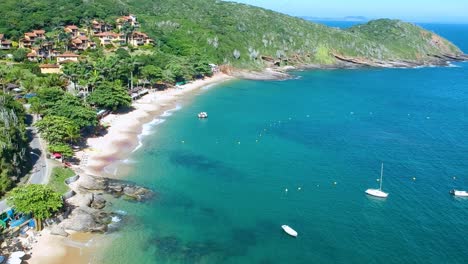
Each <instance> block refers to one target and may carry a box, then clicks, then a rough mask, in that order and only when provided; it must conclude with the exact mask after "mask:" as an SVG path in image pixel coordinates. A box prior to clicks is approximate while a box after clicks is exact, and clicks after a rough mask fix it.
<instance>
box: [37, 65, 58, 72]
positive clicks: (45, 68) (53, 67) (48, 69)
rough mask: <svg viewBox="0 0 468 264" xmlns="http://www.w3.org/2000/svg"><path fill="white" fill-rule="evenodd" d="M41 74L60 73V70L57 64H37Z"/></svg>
mask: <svg viewBox="0 0 468 264" xmlns="http://www.w3.org/2000/svg"><path fill="white" fill-rule="evenodd" d="M39 68H40V69H41V73H42V74H60V73H62V71H61V70H60V67H59V66H58V65H57V64H41V65H39Z"/></svg>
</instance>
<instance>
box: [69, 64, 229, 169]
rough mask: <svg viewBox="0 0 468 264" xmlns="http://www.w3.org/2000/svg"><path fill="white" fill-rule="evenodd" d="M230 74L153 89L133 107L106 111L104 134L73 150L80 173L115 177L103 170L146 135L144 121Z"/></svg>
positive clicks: (160, 115)
mask: <svg viewBox="0 0 468 264" xmlns="http://www.w3.org/2000/svg"><path fill="white" fill-rule="evenodd" d="M232 79H233V77H231V76H229V75H226V74H223V73H219V74H216V75H214V76H213V77H210V78H206V79H204V80H197V81H194V82H191V83H188V84H185V85H182V86H180V87H177V88H171V89H167V90H165V91H158V92H153V93H150V94H148V95H145V96H143V97H142V98H140V99H138V100H137V101H135V102H134V103H133V104H132V107H133V108H134V109H133V110H131V111H129V112H128V113H124V114H110V115H108V116H106V117H104V118H103V119H101V121H100V122H101V124H107V125H109V126H110V127H109V128H108V131H107V134H105V135H104V136H100V137H94V138H88V139H87V148H86V149H84V150H82V151H79V152H77V153H76V156H77V157H78V158H80V160H81V162H80V164H79V166H78V167H75V168H74V169H77V171H78V172H80V173H82V174H87V175H92V176H107V177H111V178H112V177H115V176H116V175H115V173H109V172H104V174H103V170H104V169H105V168H106V167H108V166H110V165H113V164H114V163H116V162H119V161H122V160H124V159H125V158H127V157H128V156H129V155H130V154H131V153H133V152H135V151H136V150H137V149H138V148H139V147H140V144H141V142H140V141H141V139H142V138H143V137H144V136H145V135H146V133H145V131H144V129H145V126H146V125H149V126H152V125H156V124H157V123H161V122H164V121H163V120H165V119H164V118H165V117H166V116H167V115H168V114H167V113H170V112H173V111H177V110H178V109H180V105H179V103H180V101H182V100H185V99H187V98H186V97H187V95H189V94H191V93H193V92H195V91H197V90H199V89H201V88H203V87H207V86H211V85H217V84H220V83H222V82H225V81H228V80H232Z"/></svg>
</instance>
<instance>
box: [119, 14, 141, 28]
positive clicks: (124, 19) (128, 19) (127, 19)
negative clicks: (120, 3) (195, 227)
mask: <svg viewBox="0 0 468 264" xmlns="http://www.w3.org/2000/svg"><path fill="white" fill-rule="evenodd" d="M115 22H116V24H117V29H118V30H122V27H123V25H124V24H125V23H128V24H129V25H130V26H132V27H134V28H139V27H140V24H139V23H138V21H137V17H136V16H135V15H131V14H130V15H128V16H121V17H119V18H117V20H116V21H115Z"/></svg>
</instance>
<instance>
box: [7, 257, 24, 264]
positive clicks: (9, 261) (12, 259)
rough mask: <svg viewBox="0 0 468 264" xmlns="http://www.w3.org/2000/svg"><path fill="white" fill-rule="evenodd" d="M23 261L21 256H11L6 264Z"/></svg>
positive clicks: (17, 263) (18, 263)
mask: <svg viewBox="0 0 468 264" xmlns="http://www.w3.org/2000/svg"><path fill="white" fill-rule="evenodd" d="M21 262H22V260H21V259H19V258H9V259H8V261H7V263H6V264H21Z"/></svg>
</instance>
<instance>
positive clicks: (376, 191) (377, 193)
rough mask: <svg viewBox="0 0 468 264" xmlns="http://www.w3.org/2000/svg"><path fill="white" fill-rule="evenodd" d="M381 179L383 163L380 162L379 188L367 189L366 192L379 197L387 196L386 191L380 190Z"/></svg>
mask: <svg viewBox="0 0 468 264" xmlns="http://www.w3.org/2000/svg"><path fill="white" fill-rule="evenodd" d="M382 179H383V163H382V167H381V168H380V188H379V189H367V190H366V193H367V194H368V195H371V196H375V197H379V198H387V196H388V193H386V192H384V191H382Z"/></svg>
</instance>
